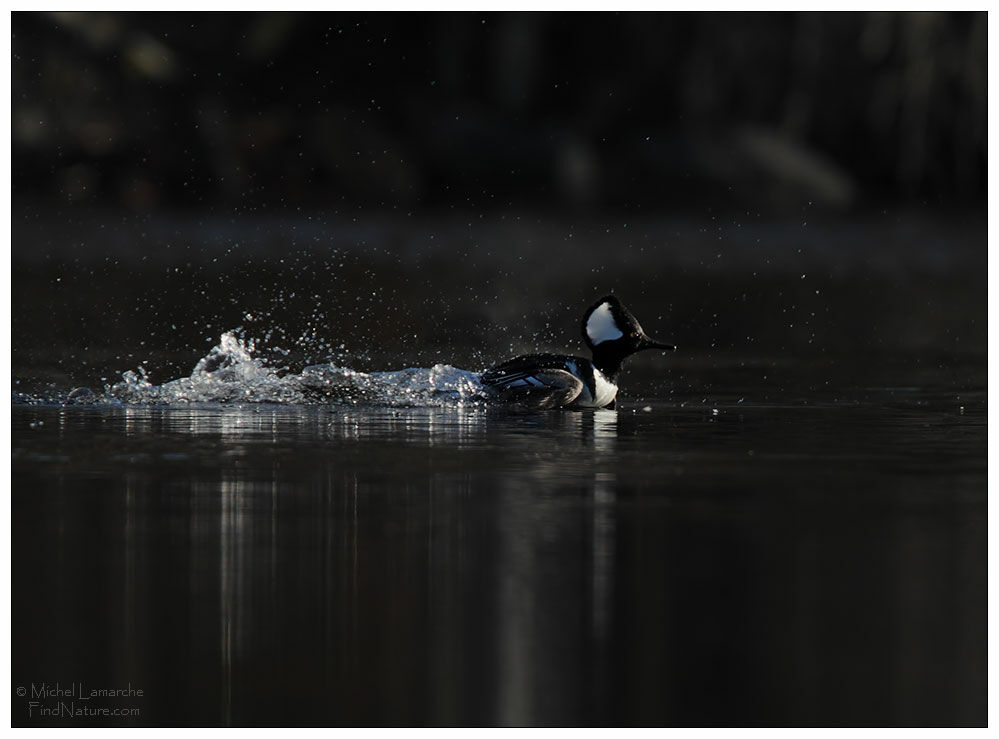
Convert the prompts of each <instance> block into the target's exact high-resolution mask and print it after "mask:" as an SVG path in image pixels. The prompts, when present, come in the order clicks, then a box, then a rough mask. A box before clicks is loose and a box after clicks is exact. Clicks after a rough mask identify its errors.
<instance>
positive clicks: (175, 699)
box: [13, 394, 986, 725]
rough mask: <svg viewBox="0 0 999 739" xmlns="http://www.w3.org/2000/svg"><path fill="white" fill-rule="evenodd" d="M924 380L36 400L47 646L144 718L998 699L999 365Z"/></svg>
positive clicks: (617, 712)
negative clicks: (514, 397) (193, 400)
mask: <svg viewBox="0 0 999 739" xmlns="http://www.w3.org/2000/svg"><path fill="white" fill-rule="evenodd" d="M918 400H919V402H920V403H922V405H919V406H918V407H917V406H915V405H902V406H899V405H896V406H895V407H893V408H888V407H886V406H884V405H883V404H879V403H874V404H870V405H864V406H856V405H853V404H851V405H850V406H849V407H845V406H844V407H826V408H799V409H797V410H795V409H790V408H765V407H756V408H741V407H738V406H732V407H729V408H722V409H721V410H720V411H719V412H718V413H712V412H711V411H710V409H704V408H682V407H680V406H679V404H676V403H663V402H658V401H652V405H651V410H650V411H648V412H646V411H643V410H642V409H640V408H628V407H624V408H622V409H620V410H618V411H597V412H592V413H535V414H506V413H499V412H496V411H495V410H491V409H486V408H482V407H447V408H360V407H329V408H318V407H307V408H306V407H294V406H267V405H256V406H246V407H234V406H204V407H197V406H193V407H170V408H149V407H120V408H53V407H27V406H15V407H14V439H15V441H14V450H13V460H14V462H13V517H14V522H15V526H14V530H13V538H14V542H13V544H14V546H13V552H14V568H13V578H14V582H13V590H14V593H15V594H16V597H15V601H14V606H13V633H14V647H13V676H14V680H15V681H28V682H30V681H32V680H34V681H39V682H40V681H42V680H49V681H55V680H63V681H64V682H69V681H74V680H75V681H81V680H82V681H84V682H85V683H87V684H88V685H92V686H93V687H113V686H119V685H124V684H125V683H128V682H131V684H132V685H133V686H134V685H141V686H142V687H143V688H144V690H145V697H144V698H142V699H138V700H136V701H134V703H133V704H132V705H136V706H138V707H140V708H141V709H142V713H141V716H140V717H138V718H136V719H129V720H122V723H125V724H127V723H141V724H194V723H205V724H226V725H228V724H234V725H260V724H278V723H280V724H290V725H295V724H311V723H322V724H368V723H374V724H396V723H402V724H445V725H448V724H468V723H471V724H502V725H520V724H565V723H568V724H594V723H615V724H646V723H652V724H665V725H675V724H764V723H775V724H795V723H809V724H845V723H874V724H881V723H902V724H918V723H943V724H949V723H984V716H985V714H984V705H985V703H984V686H985V657H984V654H985V651H984V650H985V644H986V641H985V639H986V628H985V616H986V605H985V564H984V561H985V560H984V553H985V547H986V532H985V523H984V506H985V462H984V439H985V415H984V395H983V394H980V395H975V394H965V395H964V397H963V398H962V401H961V402H962V403H963V405H962V406H961V410H960V411H958V410H957V409H956V408H955V407H953V404H952V403H951V402H950V399H949V397H944V396H932V397H930V396H925V397H923V396H921V397H920V398H919V399H918ZM716 410H717V409H716ZM925 457H932V464H929V463H926V462H921V461H920V460H921V459H922V458H925ZM23 708H24V706H23V705H21V704H20V703H18V702H17V701H15V705H14V718H13V721H14V723H15V724H21V723H26V724H33V723H34V724H37V720H36V721H34V722H32V721H29V720H27V718H26V715H24V714H23V711H22V709H23ZM50 723H60V722H59V721H56V720H53V721H50ZM63 723H71V722H63Z"/></svg>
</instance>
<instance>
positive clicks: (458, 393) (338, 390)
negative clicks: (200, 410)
mask: <svg viewBox="0 0 999 739" xmlns="http://www.w3.org/2000/svg"><path fill="white" fill-rule="evenodd" d="M253 349H254V344H253V342H252V341H248V340H244V339H242V338H240V337H239V336H237V335H235V334H234V333H232V332H227V333H225V334H223V335H222V338H221V339H220V340H219V344H218V346H216V347H214V348H212V350H211V351H210V352H209V353H208V354H207V355H206V356H205V357H203V358H202V359H201V360H200V361H199V362H198V363H197V365H195V367H194V370H193V371H192V372H191V375H190V376H189V377H181V378H178V379H176V380H171V381H170V382H165V383H163V384H162V385H154V384H152V383H151V382H150V381H149V379H148V378H147V376H146V374H145V372H144V371H143V370H141V369H140V370H138V371H132V370H129V371H127V372H125V373H123V375H122V380H121V381H120V382H118V383H116V384H114V385H111V386H107V387H105V391H104V396H103V397H101V396H100V395H98V394H97V393H92V392H90V391H86V390H82V391H81V390H78V391H74V392H73V393H71V394H70V396H69V398H67V400H68V401H69V402H73V403H88V404H89V403H100V402H112V403H126V404H167V405H170V404H176V403H236V402H238V403H296V404H326V403H340V404H360V403H363V404H370V405H386V406H441V405H455V404H462V403H475V402H481V401H484V400H485V398H486V396H485V392H484V388H483V386H482V384H481V383H480V382H479V375H478V373H476V372H470V371H468V370H462V369H457V368H455V367H451V366H449V365H446V364H437V365H434V366H433V367H429V368H417V367H413V368H408V369H403V370H398V371H394V372H357V371H355V370H352V369H350V368H347V367H338V366H336V365H333V364H318V365H312V366H310V367H306V368H305V369H303V370H302V371H301V372H300V373H297V374H296V373H294V372H289V371H286V370H284V369H283V368H274V367H270V366H268V365H267V364H266V363H265V362H264V361H263V360H261V359H259V358H257V357H254V356H253Z"/></svg>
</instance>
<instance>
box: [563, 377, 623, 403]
mask: <svg viewBox="0 0 999 739" xmlns="http://www.w3.org/2000/svg"><path fill="white" fill-rule="evenodd" d="M615 397H617V385H615V384H614V383H613V382H611V381H610V380H608V379H607V378H606V377H604V375H603V374H601V372H600V370H598V369H594V370H593V393H592V394H591V393H590V388H588V387H587V386H586V385H583V391H582V392H581V393H580V394H579V397H578V398H576V401H575V402H574V403H573V405H575V406H578V407H581V408H603V407H604V406H605V405H607V404H608V403H610V402H611V401H612V400H614V398H615Z"/></svg>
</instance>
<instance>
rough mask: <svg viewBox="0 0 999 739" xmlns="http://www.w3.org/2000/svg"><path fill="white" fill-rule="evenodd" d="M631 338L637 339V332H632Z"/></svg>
mask: <svg viewBox="0 0 999 739" xmlns="http://www.w3.org/2000/svg"><path fill="white" fill-rule="evenodd" d="M631 338H633V339H637V338H638V332H636V331H632V332H631Z"/></svg>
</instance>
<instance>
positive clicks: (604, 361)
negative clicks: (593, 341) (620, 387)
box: [593, 345, 624, 382]
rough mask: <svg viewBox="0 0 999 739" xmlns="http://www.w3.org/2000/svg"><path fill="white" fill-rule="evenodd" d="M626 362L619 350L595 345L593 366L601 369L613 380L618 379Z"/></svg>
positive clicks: (604, 374) (602, 372) (601, 371)
mask: <svg viewBox="0 0 999 739" xmlns="http://www.w3.org/2000/svg"><path fill="white" fill-rule="evenodd" d="M622 364H624V357H622V356H621V355H620V354H619V353H618V352H615V351H612V350H608V349H603V350H601V348H600V346H599V345H598V346H595V347H593V366H594V367H596V368H597V369H598V370H600V373H601V374H602V375H603V376H604V377H606V378H607V379H608V380H611V381H612V382H616V381H617V374H618V372H620V371H621V365H622Z"/></svg>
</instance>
